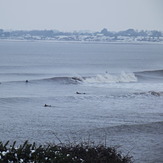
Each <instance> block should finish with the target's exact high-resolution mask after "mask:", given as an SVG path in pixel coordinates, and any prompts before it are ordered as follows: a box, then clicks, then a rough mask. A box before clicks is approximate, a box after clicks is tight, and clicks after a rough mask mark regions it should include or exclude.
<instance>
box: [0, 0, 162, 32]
mask: <svg viewBox="0 0 163 163" xmlns="http://www.w3.org/2000/svg"><path fill="white" fill-rule="evenodd" d="M104 27H105V28H107V29H109V30H111V31H119V30H125V29H128V28H134V29H138V30H140V29H147V30H153V29H156V30H163V0H0V28H2V29H27V30H31V29H58V30H62V31H73V30H92V31H99V30H101V29H102V28H104Z"/></svg>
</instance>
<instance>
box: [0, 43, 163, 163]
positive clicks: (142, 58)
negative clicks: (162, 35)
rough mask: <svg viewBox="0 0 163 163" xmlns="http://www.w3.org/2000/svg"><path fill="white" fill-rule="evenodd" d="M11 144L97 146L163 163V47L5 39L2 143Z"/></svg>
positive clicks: (143, 162)
mask: <svg viewBox="0 0 163 163" xmlns="http://www.w3.org/2000/svg"><path fill="white" fill-rule="evenodd" d="M45 104H46V105H45ZM45 106H46V107H45ZM7 140H10V142H13V141H15V140H16V141H17V142H18V143H22V142H24V141H25V140H29V141H30V142H36V143H38V144H44V143H45V144H46V143H54V142H55V143H60V141H62V142H63V143H69V142H81V141H91V142H93V143H95V144H101V143H102V144H105V145H107V146H117V147H119V148H118V149H119V150H120V151H122V152H123V154H124V155H125V154H129V155H132V156H133V158H134V160H135V162H136V163H154V162H157V163H162V161H163V46H162V45H161V44H134V43H132V44H129V43H122V44H121V43H115V44H114V43H110V44H109V43H107V44H106V43H105V44H102V43H82V42H73V43H71V42H45V41H40V42H39V41H23V42H21V41H3V40H1V41H0V141H3V142H5V141H7Z"/></svg>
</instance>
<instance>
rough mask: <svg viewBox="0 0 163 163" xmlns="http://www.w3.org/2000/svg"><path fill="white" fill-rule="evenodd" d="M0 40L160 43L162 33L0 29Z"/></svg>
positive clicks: (144, 31)
mask: <svg viewBox="0 0 163 163" xmlns="http://www.w3.org/2000/svg"><path fill="white" fill-rule="evenodd" d="M0 39H18V40H55V41H105V42H109V41H110V42H111V41H127V42H132V41H149V42H162V41H163V32H162V31H157V30H150V31H149V30H148V31H147V30H140V31H139V30H134V29H127V30H124V31H118V32H112V31H109V30H108V29H106V28H104V29H102V30H101V31H99V32H89V31H74V32H61V31H58V30H8V31H7V30H4V29H0Z"/></svg>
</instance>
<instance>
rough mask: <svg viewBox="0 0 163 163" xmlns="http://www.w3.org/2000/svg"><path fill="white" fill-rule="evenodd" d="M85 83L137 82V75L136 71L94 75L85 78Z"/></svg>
mask: <svg viewBox="0 0 163 163" xmlns="http://www.w3.org/2000/svg"><path fill="white" fill-rule="evenodd" d="M83 82H84V83H93V84H94V83H95V84H98V83H102V84H105V83H106V84H107V83H129V82H137V77H136V76H135V75H134V73H125V72H122V73H121V74H108V73H107V74H104V75H97V76H94V77H87V78H85V79H83Z"/></svg>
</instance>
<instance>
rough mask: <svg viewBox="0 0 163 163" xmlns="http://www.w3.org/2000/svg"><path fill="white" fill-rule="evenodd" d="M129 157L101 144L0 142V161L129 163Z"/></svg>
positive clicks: (10, 162)
mask: <svg viewBox="0 0 163 163" xmlns="http://www.w3.org/2000/svg"><path fill="white" fill-rule="evenodd" d="M131 162H132V161H131V157H129V156H122V155H121V154H120V153H119V152H117V150H116V149H115V148H109V147H105V146H103V145H99V146H90V145H88V144H85V143H82V144H78V145H63V144H61V145H55V144H49V145H44V146H42V145H40V146H37V145H36V143H33V144H30V143H28V141H26V142H25V143H24V144H22V145H19V146H18V147H16V142H14V143H13V144H12V145H9V141H8V142H6V143H5V144H4V143H2V142H0V163H131Z"/></svg>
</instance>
